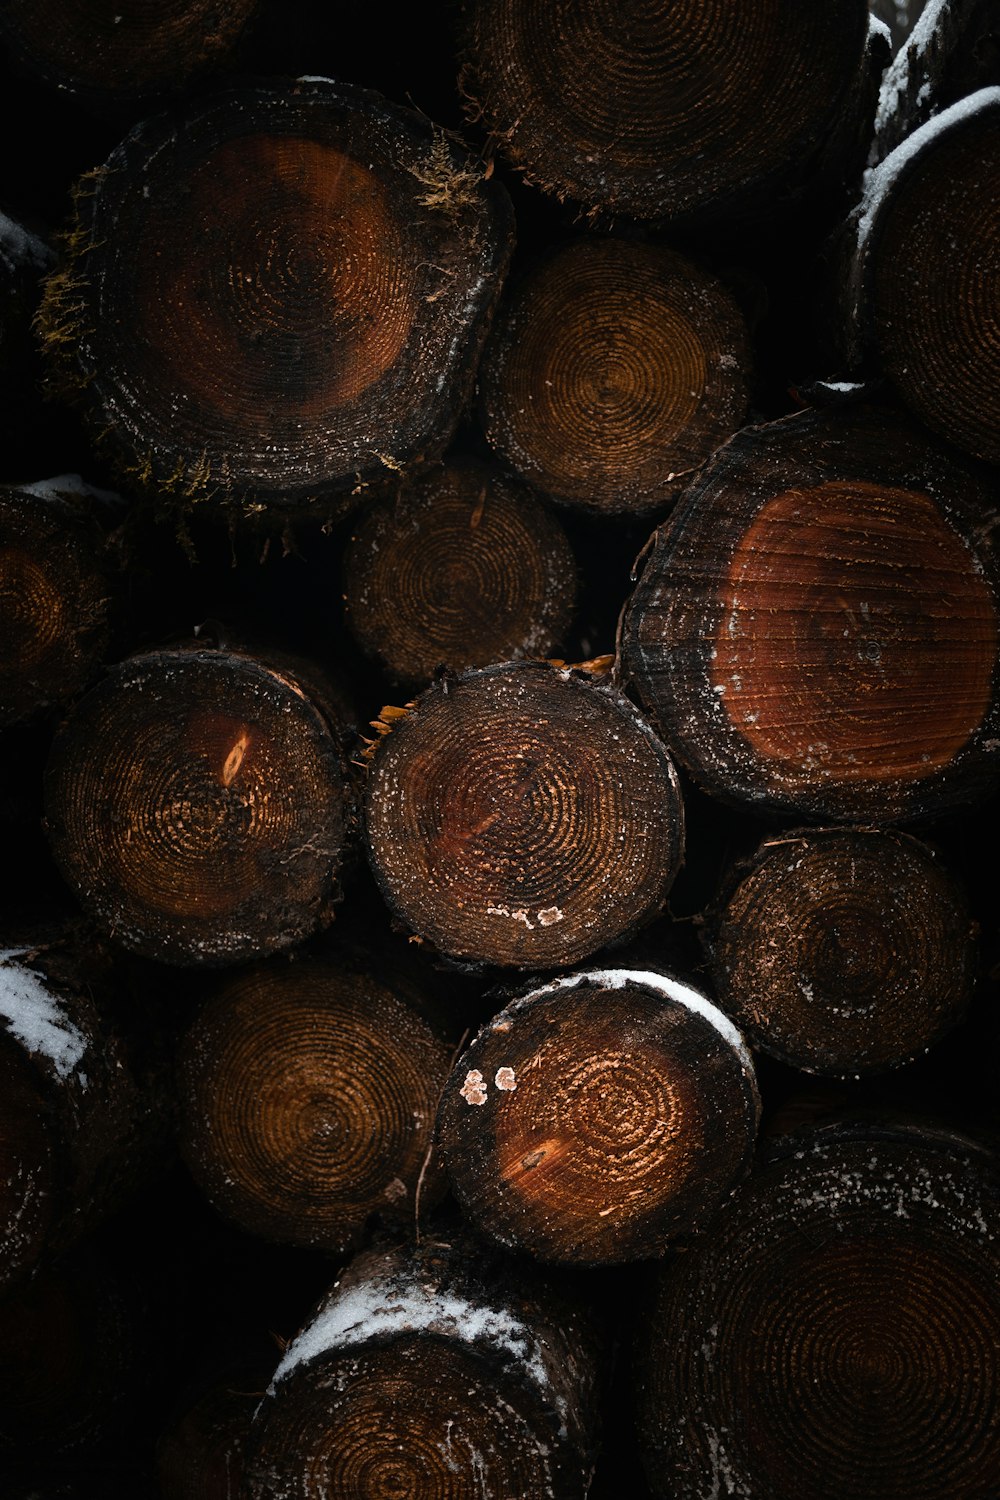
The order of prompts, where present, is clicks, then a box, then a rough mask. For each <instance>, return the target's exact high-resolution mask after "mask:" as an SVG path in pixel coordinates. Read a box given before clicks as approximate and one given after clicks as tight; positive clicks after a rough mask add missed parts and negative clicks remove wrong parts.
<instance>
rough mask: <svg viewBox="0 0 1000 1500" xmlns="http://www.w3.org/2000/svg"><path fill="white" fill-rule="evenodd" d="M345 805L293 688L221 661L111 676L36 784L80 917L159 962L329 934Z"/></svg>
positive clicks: (335, 773)
mask: <svg viewBox="0 0 1000 1500" xmlns="http://www.w3.org/2000/svg"><path fill="white" fill-rule="evenodd" d="M346 795H347V793H346V779H345V768H344V765H343V761H342V758H341V753H340V750H339V747H338V744H337V741H336V739H335V737H334V734H333V733H332V731H331V727H330V725H329V724H328V722H327V720H326V719H325V718H324V716H323V715H322V713H321V712H320V710H319V708H317V707H316V706H315V704H314V703H313V702H312V701H311V700H310V699H309V698H308V697H307V696H306V694H305V692H304V691H303V689H302V687H301V686H300V685H299V683H298V682H297V681H296V679H295V678H294V677H293V676H291V675H290V673H289V672H288V671H286V670H285V669H284V668H282V670H281V671H278V670H276V669H274V668H272V667H270V666H268V665H267V664H266V663H265V662H263V661H259V660H257V659H255V658H253V657H250V656H244V655H239V654H237V653H235V652H227V651H188V650H174V651H158V652H152V653H150V654H148V655H145V656H136V657H133V658H131V659H130V660H129V661H126V662H124V663H123V664H122V665H121V666H119V667H116V668H115V669H114V670H113V671H111V672H109V674H108V676H107V677H106V678H105V679H104V681H103V682H101V683H100V684H99V685H98V686H97V687H96V688H93V689H92V690H91V692H90V693H88V694H87V696H86V697H85V698H83V699H82V700H81V701H80V703H79V704H78V705H77V707H76V708H75V710H74V712H73V713H72V714H71V716H70V718H69V719H68V721H67V722H66V724H65V725H64V727H63V729H62V730H61V731H60V733H59V735H58V736H57V737H56V741H55V744H54V745H53V749H52V755H51V758H50V761H49V766H48V769H47V772H46V817H47V820H48V828H49V836H50V839H51V842H52V847H53V851H54V853H55V856H56V859H57V860H58V862H59V865H60V868H61V869H62V872H63V875H64V876H65V878H66V879H67V880H68V881H69V883H70V885H71V886H72V887H73V889H74V891H75V892H76V895H77V897H78V899H79V900H80V902H81V904H82V905H83V906H84V908H85V909H86V910H87V911H88V912H89V913H90V915H91V916H92V917H93V918H94V920H95V921H96V922H98V923H99V924H100V925H101V926H102V927H104V928H105V929H106V930H107V931H108V932H109V934H110V935H111V936H112V937H114V939H115V941H116V942H118V943H121V944H122V945H123V946H124V947H126V948H131V949H132V950H134V951H135V952H137V953H143V954H145V955H146V956H147V957H150V958H157V959H160V960H162V961H164V962H166V963H180V964H197V963H208V964H224V963H236V962H238V961H239V960H241V959H247V958H251V957H254V956H259V955H263V954H266V953H270V952H274V951H276V950H278V949H280V948H285V947H288V946H289V945H290V944H292V943H295V942H298V941H299V940H301V939H302V938H304V937H307V936H308V935H309V934H310V933H312V932H314V931H315V930H316V929H317V928H319V927H322V926H324V925H326V924H327V923H328V922H329V921H331V920H332V916H333V903H334V900H335V898H336V896H337V894H338V891H337V877H338V872H339V869H340V864H341V859H342V854H343V844H344V829H345V800H346Z"/></svg>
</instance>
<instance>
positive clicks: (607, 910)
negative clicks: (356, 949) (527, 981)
mask: <svg viewBox="0 0 1000 1500" xmlns="http://www.w3.org/2000/svg"><path fill="white" fill-rule="evenodd" d="M378 727H379V728H380V729H381V730H383V731H385V732H384V733H383V734H382V737H381V742H380V743H379V744H378V746H377V747H376V748H375V750H374V754H373V756H372V759H371V764H370V768H369V776H368V785H367V790H366V801H365V819H366V826H367V836H368V846H369V856H370V859H371V863H372V868H373V870H374V873H375V877H376V880H377V881H378V883H379V886H380V888H381V890H382V893H383V895H384V896H385V898H386V900H387V902H388V904H389V907H390V909H391V910H392V912H393V913H394V915H395V916H396V917H397V918H398V919H399V920H400V921H401V922H402V923H404V924H405V925H406V926H407V927H409V928H410V929H411V930H412V931H413V932H414V933H415V934H417V935H418V936H419V937H422V938H424V939H427V940H428V941H430V942H431V943H433V944H434V946H435V947H437V948H438V949H440V950H441V952H443V953H446V954H448V955H450V956H451V957H453V958H457V959H463V960H468V961H471V962H473V963H489V964H502V965H507V966H511V967H515V968H539V967H556V966H562V965H566V964H571V963H574V962H576V961H577V960H579V959H581V958H584V957H586V956H587V955H588V954H590V953H594V952H596V951H597V949H598V948H602V947H603V946H604V945H605V943H608V942H611V941H612V940H613V939H616V938H620V937H623V936H624V935H625V934H626V933H627V932H629V931H630V930H631V929H633V928H635V927H637V926H639V925H640V924H641V923H642V922H644V921H645V920H647V919H648V918H650V917H652V916H654V915H655V914H656V912H657V911H659V910H660V908H661V907H662V905H663V903H664V901H665V899H666V895H667V892H668V890H669V889H670V885H671V882H672V881H673V878H674V876H675V874H676V872H677V869H678V867H679V864H680V859H681V851H682V847H683V812H682V804H681V800H680V791H679V787H678V783H677V778H676V773H675V771H674V769H673V765H672V764H671V762H670V760H669V758H668V756H667V754H666V752H665V751H664V749H663V747H662V745H661V744H660V743H659V741H658V740H657V739H656V737H655V736H654V734H653V733H652V731H651V730H650V729H649V727H648V725H647V724H646V722H645V720H644V719H642V718H641V716H640V715H639V714H638V712H637V711H636V709H635V708H634V707H633V706H632V704H631V703H629V702H628V700H627V699H626V698H624V697H623V696H622V694H620V693H619V692H617V690H616V689H614V688H612V687H610V686H608V685H606V684H602V683H601V682H599V681H595V680H594V679H593V678H592V676H591V675H590V674H589V673H588V672H586V671H582V670H574V669H572V668H568V667H557V666H554V665H551V664H548V663H544V662H523V663H514V664H510V665H503V666H496V667H492V668H489V669H487V670H485V671H482V672H470V673H467V674H466V675H465V676H463V677H460V678H459V679H457V681H449V680H447V679H445V680H444V681H442V682H440V683H437V684H435V686H433V687H431V688H429V689H428V690H427V692H425V693H423V694H422V695H421V696H420V697H419V698H418V699H417V700H416V702H415V703H414V705H413V706H412V709H411V710H410V711H409V712H403V711H402V710H396V711H394V714H393V716H392V717H391V718H387V717H386V711H385V710H383V721H382V722H381V724H380V725H379V726H378Z"/></svg>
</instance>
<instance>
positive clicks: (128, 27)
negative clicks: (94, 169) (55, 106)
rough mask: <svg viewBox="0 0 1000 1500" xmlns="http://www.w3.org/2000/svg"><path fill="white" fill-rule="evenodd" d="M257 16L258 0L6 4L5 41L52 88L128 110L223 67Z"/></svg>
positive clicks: (1, 14)
mask: <svg viewBox="0 0 1000 1500" xmlns="http://www.w3.org/2000/svg"><path fill="white" fill-rule="evenodd" d="M258 9H259V0H166V3H163V0H157V3H156V4H154V5H145V4H139V5H120V4H119V3H118V0H38V3H37V4H36V3H35V0H3V4H2V5H0V37H2V39H3V41H4V42H5V43H6V44H7V46H8V47H10V48H11V50H12V51H13V53H14V55H15V56H16V57H18V58H19V59H20V60H21V62H23V63H24V64H25V65H26V66H28V67H30V68H31V69H33V70H34V71H35V72H37V73H38V74H39V75H40V76H41V77H42V78H43V79H44V80H45V81H46V82H47V83H49V84H51V85H53V86H54V87H56V88H59V89H63V90H69V91H70V92H71V93H74V94H77V95H79V96H80V97H81V98H83V99H86V100H89V101H92V102H94V103H100V104H112V103H125V102H127V101H130V100H135V99H148V98H155V97H156V96H157V95H162V94H166V93H172V92H174V91H176V90H178V89H180V88H183V87H184V86H185V85H186V84H187V83H189V82H190V81H191V80H193V79H194V78H196V77H197V76H198V75H199V74H202V73H205V72H207V71H209V70H210V69H212V68H219V67H223V66H224V65H225V64H226V62H227V61H228V60H229V58H230V57H231V56H232V54H233V52H234V50H235V48H236V45H237V43H238V42H239V40H240V37H241V36H242V34H243V31H244V29H245V27H246V25H247V23H248V22H249V21H250V20H251V19H252V18H253V16H254V15H255V14H256V12H257V10H258Z"/></svg>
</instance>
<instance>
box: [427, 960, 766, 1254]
mask: <svg viewBox="0 0 1000 1500" xmlns="http://www.w3.org/2000/svg"><path fill="white" fill-rule="evenodd" d="M758 1114H759V1103H758V1099H757V1088H756V1082H755V1078H754V1069H753V1063H752V1061H751V1059H750V1053H749V1051H748V1050H747V1048H746V1046H745V1045H744V1043H743V1040H742V1038H741V1037H740V1034H739V1032H738V1031H737V1029H736V1027H735V1026H734V1025H733V1024H732V1022H731V1021H729V1020H728V1019H727V1018H726V1017H725V1016H724V1015H723V1014H722V1012H721V1011H720V1010H718V1009H717V1007H716V1006H714V1005H713V1004H712V1003H711V1002H710V1001H709V1000H707V999H705V997H704V996H703V995H700V994H699V993H698V992H697V991H696V990H693V989H692V988H691V987H690V986H689V985H686V984H682V983H681V982H680V981H678V980H675V979H671V978H669V977H667V976H665V975H660V974H652V973H646V972H643V971H641V970H629V969H597V970H594V971H593V972H591V973H582V974H574V975H570V976H568V977H567V978H564V979H556V980H554V981H553V982H552V983H551V984H548V985H546V986H545V987H544V988H542V989H540V990H535V991H533V992H532V993H531V994H528V995H525V996H523V997H522V998H520V999H518V1000H516V1001H514V1003H513V1004H512V1005H510V1006H508V1007H507V1008H506V1009H505V1010H503V1011H501V1012H500V1014H499V1015H498V1016H496V1017H495V1018H494V1019H493V1021H491V1022H490V1024H489V1025H488V1026H487V1027H486V1028H485V1029H484V1030H483V1031H482V1032H480V1034H479V1036H477V1038H476V1040H475V1041H474V1042H473V1044H472V1046H471V1047H470V1048H469V1049H468V1051H467V1052H466V1053H465V1054H464V1056H463V1057H462V1058H460V1060H459V1062H458V1064H457V1066H456V1067H455V1069H454V1070H453V1072H452V1075H451V1078H450V1080H449V1082H448V1087H447V1088H446V1090H445V1093H444V1095H443V1097H442V1100H441V1108H440V1111H439V1115H438V1137H439V1140H440V1142H441V1147H442V1152H443V1155H444V1158H445V1164H446V1166H447V1168H448V1173H449V1176H450V1178H451V1181H452V1186H453V1187H454V1189H455V1192H456V1194H457V1196H458V1198H459V1200H460V1201H461V1202H462V1204H463V1205H464V1206H465V1207H466V1208H467V1209H468V1210H469V1212H470V1213H471V1214H472V1216H473V1217H474V1219H475V1220H476V1222H477V1224H478V1225H479V1227H480V1228H481V1229H482V1230H483V1231H484V1232H485V1233H486V1234H487V1235H489V1236H490V1237H491V1238H493V1239H495V1240H498V1241H499V1242H500V1243H501V1244H503V1245H505V1246H508V1247H510V1248H514V1249H522V1250H528V1251H530V1252H531V1253H532V1254H534V1255H536V1256H537V1257H538V1258H539V1259H541V1260H545V1261H558V1262H564V1263H576V1264H580V1265H606V1264H610V1263H612V1262H616V1261H627V1260H638V1259H644V1258H646V1257H652V1256H657V1255H661V1254H662V1253H663V1251H664V1250H665V1249H666V1248H667V1246H668V1245H669V1244H670V1243H671V1241H675V1240H679V1239H685V1238H687V1236H689V1235H691V1234H693V1233H695V1232H697V1231H698V1230H699V1229H701V1228H702V1227H703V1226H704V1224H705V1222H706V1221H707V1220H708V1219H709V1218H710V1217H711V1215H712V1214H713V1213H714V1212H715V1211H716V1209H717V1208H718V1206H719V1204H720V1203H721V1202H722V1201H723V1200H724V1199H725V1198H726V1197H727V1196H728V1194H729V1193H730V1192H731V1191H732V1189H733V1187H735V1185H736V1183H737V1182H738V1181H739V1179H740V1178H741V1177H742V1176H743V1175H744V1174H745V1172H746V1171H747V1169H748V1167H749V1165H750V1157H751V1154H752V1151H753V1144H754V1137H755V1134H756V1129H757V1119H758Z"/></svg>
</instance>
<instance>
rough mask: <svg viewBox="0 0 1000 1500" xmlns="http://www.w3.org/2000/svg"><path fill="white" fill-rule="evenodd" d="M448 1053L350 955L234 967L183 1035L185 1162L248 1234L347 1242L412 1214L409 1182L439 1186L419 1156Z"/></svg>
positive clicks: (425, 1150) (431, 1188)
mask: <svg viewBox="0 0 1000 1500" xmlns="http://www.w3.org/2000/svg"><path fill="white" fill-rule="evenodd" d="M450 1056H451V1048H450V1047H449V1046H448V1044H447V1043H446V1042H445V1040H444V1039H443V1038H442V1037H441V1036H440V1035H439V1034H438V1032H437V1030H436V1029H435V1028H433V1027H432V1026H431V1024H429V1022H428V1021H427V1020H426V1019H425V1018H424V1016H423V1015H422V1014H421V1009H420V1007H419V1005H418V1004H417V1002H416V1001H415V1000H413V999H411V997H410V996H409V995H408V994H407V993H406V991H405V989H403V988H402V987H401V986H399V985H392V986H390V984H389V983H388V982H386V981H382V980H380V979H379V978H378V977H376V976H375V975H374V974H371V975H369V974H366V973H364V972H362V971H361V970H357V969H355V968H353V967H352V966H351V965H350V964H348V963H347V962H346V961H339V962H338V961H337V960H336V959H334V958H325V959H321V958H313V959H304V960H301V961H299V962H293V963H291V964H289V963H285V962H283V961H281V960H278V961H276V962H272V963H271V964H267V965H260V966H257V967H256V968H252V969H248V970H244V971H243V972H241V974H240V975H239V977H237V978H234V979H233V980H231V981H230V982H229V983H227V984H226V985H225V986H224V987H223V988H222V989H220V991H219V992H218V993H217V994H216V995H215V996H214V997H213V999H212V1000H211V1001H210V1002H209V1003H208V1005H207V1006H206V1007H205V1009H204V1010H203V1011H202V1012H201V1014H200V1015H199V1017H198V1018H197V1020H196V1021H195V1022H194V1024H193V1026H192V1027H191V1029H190V1030H189V1032H188V1034H187V1036H186V1038H185V1040H184V1044H183V1047H182V1050H181V1056H180V1109H181V1150H182V1153H183V1155H184V1159H185V1160H186V1162H187V1164H188V1166H189V1168H190V1170H191V1172H192V1174H193V1175H194V1177H195V1180H196V1181H197V1182H198V1184H199V1186H200V1187H201V1189H202V1191H203V1192H204V1193H205V1194H206V1196H207V1197H208V1199H209V1200H210V1202H211V1203H212V1204H213V1206H214V1207H215V1208H216V1209H218V1211H219V1212H220V1213H222V1214H224V1215H225V1217H226V1218H228V1219H230V1220H232V1221H233V1222H235V1223H236V1224H238V1225H240V1226H241V1227H242V1228H244V1229H246V1230H248V1231H249V1232H250V1233H252V1234H258V1235H262V1236H263V1237H265V1238H267V1239H271V1240H277V1241H280V1242H284V1243H288V1244H294V1245H302V1246H309V1247H314V1248H317V1249H325V1250H330V1251H337V1252H343V1251H345V1250H347V1249H348V1248H350V1247H351V1245H352V1244H353V1243H354V1242H355V1241H356V1240H357V1238H358V1236H359V1235H360V1233H361V1231H362V1230H363V1229H364V1227H365V1225H366V1224H367V1222H368V1221H369V1219H371V1218H372V1216H373V1215H376V1214H379V1215H381V1217H382V1218H383V1219H386V1218H388V1219H389V1220H396V1221H399V1220H402V1219H404V1218H405V1219H406V1221H407V1222H409V1223H412V1222H413V1217H414V1206H415V1204H414V1200H415V1196H416V1192H417V1187H418V1184H420V1186H421V1192H422V1195H423V1200H424V1202H425V1203H430V1202H432V1201H433V1199H434V1197H435V1196H439V1193H437V1192H436V1189H437V1187H438V1179H439V1174H438V1173H437V1172H436V1171H434V1170H432V1171H431V1172H430V1173H429V1174H428V1173H426V1172H425V1165H426V1163H427V1159H428V1156H429V1153H430V1145H431V1132H432V1129H433V1124H434V1113H435V1110H436V1108H437V1102H438V1099H439V1097H440V1094H441V1090H442V1088H443V1087H444V1083H445V1080H446V1078H447V1076H448V1065H449V1061H450ZM422 1177H423V1178H424V1179H425V1180H424V1181H423V1182H421V1178H422Z"/></svg>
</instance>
